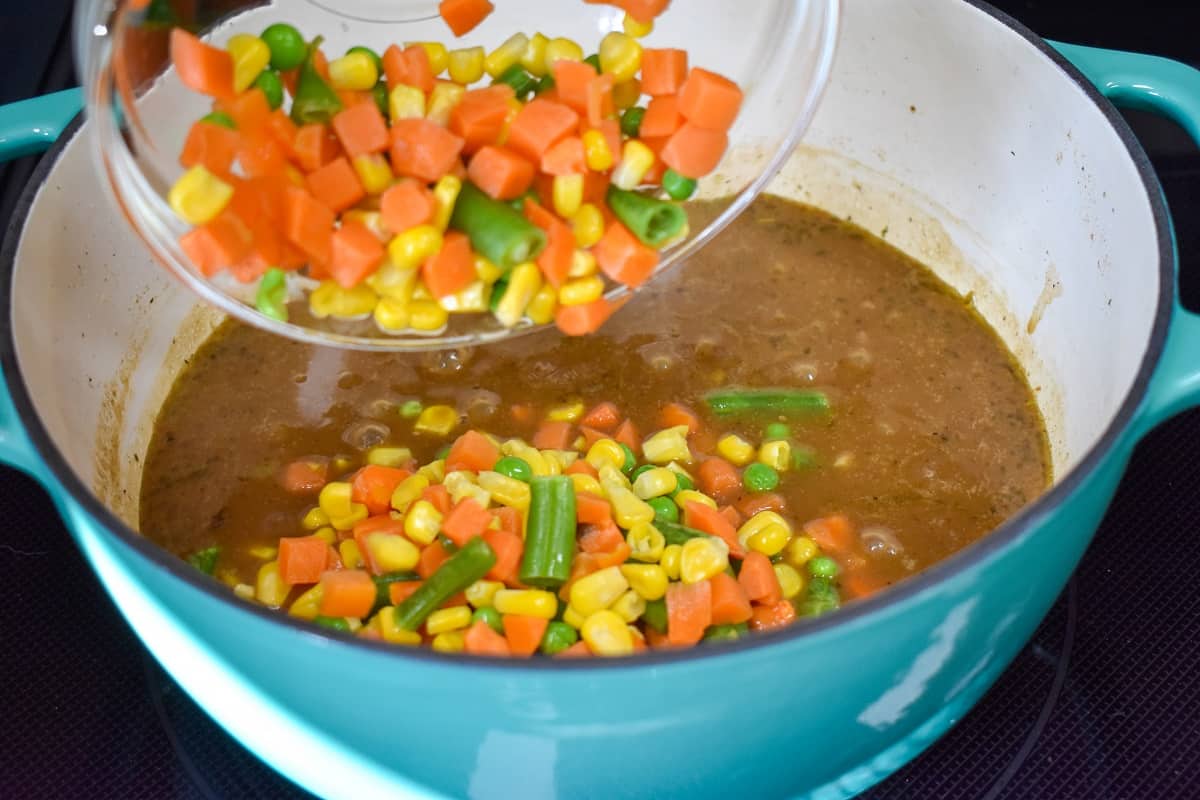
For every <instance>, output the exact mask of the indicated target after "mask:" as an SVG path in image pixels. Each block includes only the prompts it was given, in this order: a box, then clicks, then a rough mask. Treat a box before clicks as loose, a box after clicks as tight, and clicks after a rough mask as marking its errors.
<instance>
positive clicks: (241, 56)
mask: <svg viewBox="0 0 1200 800" xmlns="http://www.w3.org/2000/svg"><path fill="white" fill-rule="evenodd" d="M225 49H226V50H227V51H229V55H230V56H231V57H232V58H233V91H234V92H238V93H241V92H244V91H246V90H247V89H249V88H250V85H251V84H252V83H254V80H255V79H256V78H257V77H258V76H259V74H260V73H261V72H262V71H263V70H264V69H266V68H267V64H268V63H270V61H271V48H269V47H268V46H267V43H266V42H264V41H263V40H262V39H260V38H258V37H257V36H252V35H250V34H247V33H237V34H234V35H233V36H230V37H229V41H228V42H227V43H226V44H225Z"/></svg>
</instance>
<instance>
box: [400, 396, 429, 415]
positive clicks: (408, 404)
mask: <svg viewBox="0 0 1200 800" xmlns="http://www.w3.org/2000/svg"><path fill="white" fill-rule="evenodd" d="M424 408H425V407H424V406H423V405H421V401H420V400H405V401H404V402H403V403H401V404H400V416H402V417H404V418H405V419H413V418H414V417H419V416H421V411H422V410H423V409H424Z"/></svg>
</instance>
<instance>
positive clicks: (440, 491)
mask: <svg viewBox="0 0 1200 800" xmlns="http://www.w3.org/2000/svg"><path fill="white" fill-rule="evenodd" d="M421 499H422V500H427V501H429V503H430V504H431V505H432V506H433V507H434V508H436V509H437V510H438V511H439V512H441V513H442V514H445V513H446V512H447V511H449V510H450V490H449V489H447V488H446V487H445V486H443V485H442V484H440V483H435V484H434V485H433V486H426V487H425V490H424V491H422V492H421Z"/></svg>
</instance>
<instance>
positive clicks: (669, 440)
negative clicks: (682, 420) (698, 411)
mask: <svg viewBox="0 0 1200 800" xmlns="http://www.w3.org/2000/svg"><path fill="white" fill-rule="evenodd" d="M687 434H688V427H687V425H676V426H675V427H673V428H665V429H663V430H661V431H659V432H658V433H656V434H654V435H653V436H651V437H650V438H648V439H646V441H644V442H642V455H644V456H645V457H646V460H647V461H649V462H650V463H651V464H666V463H667V462H668V461H691V460H692V451H691V450H689V449H688V445H687Z"/></svg>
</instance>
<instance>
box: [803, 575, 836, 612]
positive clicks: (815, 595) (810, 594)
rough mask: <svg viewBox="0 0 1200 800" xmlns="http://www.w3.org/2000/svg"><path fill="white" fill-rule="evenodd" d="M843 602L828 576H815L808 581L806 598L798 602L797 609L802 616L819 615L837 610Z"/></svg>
mask: <svg viewBox="0 0 1200 800" xmlns="http://www.w3.org/2000/svg"><path fill="white" fill-rule="evenodd" d="M841 604H842V601H841V598H839V597H838V592H837V588H836V587H834V585H833V584H832V583H830V582H829V579H828V578H813V579H812V580H811V581H809V582H808V590H807V592H806V593H805V596H804V600H803V601H801V602H800V603H798V604H797V606H796V611H797V612H798V613H799V614H800V616H802V617H819V616H821V615H822V614H825V613H828V612H830V611H833V610H835V609H836V608H838V606H840V605H841Z"/></svg>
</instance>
